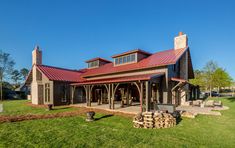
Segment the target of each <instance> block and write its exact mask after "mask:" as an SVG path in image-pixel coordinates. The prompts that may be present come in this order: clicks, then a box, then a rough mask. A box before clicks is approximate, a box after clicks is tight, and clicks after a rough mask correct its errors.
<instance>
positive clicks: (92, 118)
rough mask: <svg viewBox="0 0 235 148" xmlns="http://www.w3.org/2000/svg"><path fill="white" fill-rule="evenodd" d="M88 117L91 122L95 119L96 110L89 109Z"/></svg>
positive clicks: (87, 119)
mask: <svg viewBox="0 0 235 148" xmlns="http://www.w3.org/2000/svg"><path fill="white" fill-rule="evenodd" d="M86 115H87V118H86V121H88V122H90V121H94V120H95V119H94V116H95V112H94V111H89V112H87V113H86Z"/></svg>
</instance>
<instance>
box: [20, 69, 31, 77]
mask: <svg viewBox="0 0 235 148" xmlns="http://www.w3.org/2000/svg"><path fill="white" fill-rule="evenodd" d="M20 73H21V75H22V76H23V77H24V80H25V79H26V78H27V76H28V73H29V70H28V69H27V68H22V69H21V70H20Z"/></svg>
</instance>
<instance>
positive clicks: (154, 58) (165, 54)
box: [82, 47, 188, 77]
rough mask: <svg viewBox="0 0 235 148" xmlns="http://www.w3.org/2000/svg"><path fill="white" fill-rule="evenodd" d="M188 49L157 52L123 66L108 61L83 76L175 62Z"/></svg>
mask: <svg viewBox="0 0 235 148" xmlns="http://www.w3.org/2000/svg"><path fill="white" fill-rule="evenodd" d="M187 49H188V47H186V48H181V49H176V50H175V49H170V50H166V51H161V52H157V53H155V54H152V55H151V56H149V57H147V58H145V59H142V60H141V61H139V62H138V63H132V64H126V65H121V66H114V65H113V63H108V64H105V65H103V66H100V67H99V68H95V69H89V70H88V71H87V72H86V73H84V74H83V75H82V76H83V77H88V76H96V75H103V74H111V73H118V72H125V71H131V70H138V69H145V68H151V67H159V66H165V65H171V64H175V63H176V62H177V60H178V59H179V58H180V57H181V56H182V55H183V53H184V52H185V51H186V50H187Z"/></svg>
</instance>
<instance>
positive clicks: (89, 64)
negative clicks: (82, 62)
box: [88, 61, 99, 68]
mask: <svg viewBox="0 0 235 148" xmlns="http://www.w3.org/2000/svg"><path fill="white" fill-rule="evenodd" d="M98 65H99V62H98V61H93V62H89V63H88V68H92V67H98Z"/></svg>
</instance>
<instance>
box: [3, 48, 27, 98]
mask: <svg viewBox="0 0 235 148" xmlns="http://www.w3.org/2000/svg"><path fill="white" fill-rule="evenodd" d="M15 64H16V63H15V61H14V60H13V59H12V57H11V56H10V54H9V53H6V52H4V51H2V50H0V98H1V101H2V100H3V87H5V88H10V89H12V90H14V89H16V88H18V87H20V85H21V82H22V81H24V80H25V79H26V77H27V75H28V73H29V70H28V69H27V68H22V69H20V70H17V69H14V66H15ZM10 80H11V82H10Z"/></svg>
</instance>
